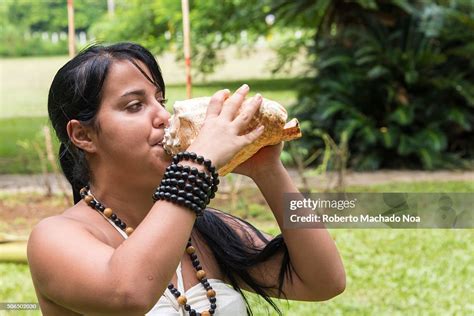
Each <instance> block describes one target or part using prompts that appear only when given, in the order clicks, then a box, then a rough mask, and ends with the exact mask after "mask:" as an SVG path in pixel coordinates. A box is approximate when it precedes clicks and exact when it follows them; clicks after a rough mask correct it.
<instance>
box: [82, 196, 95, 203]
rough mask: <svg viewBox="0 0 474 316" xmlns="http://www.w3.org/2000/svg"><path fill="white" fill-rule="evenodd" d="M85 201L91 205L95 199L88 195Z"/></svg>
mask: <svg viewBox="0 0 474 316" xmlns="http://www.w3.org/2000/svg"><path fill="white" fill-rule="evenodd" d="M84 201H85V202H86V203H87V204H91V202H92V201H94V198H93V197H92V196H90V195H86V196H85V197H84Z"/></svg>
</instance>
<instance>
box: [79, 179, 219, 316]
mask: <svg viewBox="0 0 474 316" xmlns="http://www.w3.org/2000/svg"><path fill="white" fill-rule="evenodd" d="M80 195H81V198H82V199H83V200H84V202H86V204H87V205H89V206H90V207H91V208H93V209H95V210H97V211H98V212H100V213H101V214H103V215H104V216H105V217H107V218H109V219H110V220H111V221H112V223H113V224H114V225H115V226H117V227H118V228H119V229H121V230H122V231H124V232H125V233H126V234H127V236H130V235H131V234H132V233H133V231H134V229H133V228H132V227H128V226H127V224H125V222H124V221H122V220H121V219H120V218H118V216H117V215H116V214H115V213H114V212H113V211H112V209H110V208H108V207H105V206H104V205H103V204H102V203H101V202H99V201H98V200H97V199H96V198H95V197H94V196H93V195H92V193H91V192H90V188H89V186H86V187H84V188H82V189H81V191H80ZM186 253H187V254H188V255H189V257H190V259H191V262H192V264H193V267H194V269H196V277H197V279H198V280H199V282H201V284H202V286H203V287H204V289H205V290H206V296H207V298H208V299H209V302H210V308H209V310H206V311H202V312H197V311H196V310H194V309H193V308H191V306H190V305H189V304H187V298H186V296H185V295H182V293H181V292H180V291H179V290H178V289H177V288H176V287H175V286H174V285H173V283H171V282H170V283H169V284H168V289H169V290H170V292H171V294H173V295H174V297H175V298H176V301H177V302H178V304H179V305H180V306H182V307H183V308H184V310H185V311H187V312H188V313H189V315H190V316H210V315H213V314H214V313H215V311H216V307H217V305H216V291H215V290H214V289H213V288H212V286H211V285H210V284H209V280H208V279H207V277H206V272H205V271H204V270H203V269H202V266H201V263H200V262H199V259H198V257H197V255H196V249H195V248H194V247H193V245H192V244H191V238H189V239H188V243H187V245H186Z"/></svg>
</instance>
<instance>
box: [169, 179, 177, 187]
mask: <svg viewBox="0 0 474 316" xmlns="http://www.w3.org/2000/svg"><path fill="white" fill-rule="evenodd" d="M170 184H171V185H172V186H174V187H175V186H176V185H178V180H176V179H171V181H170Z"/></svg>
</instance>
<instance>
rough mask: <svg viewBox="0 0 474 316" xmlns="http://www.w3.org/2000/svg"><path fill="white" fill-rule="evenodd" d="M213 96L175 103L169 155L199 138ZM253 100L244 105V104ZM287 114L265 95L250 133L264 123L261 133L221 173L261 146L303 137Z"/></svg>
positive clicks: (169, 130)
mask: <svg viewBox="0 0 474 316" xmlns="http://www.w3.org/2000/svg"><path fill="white" fill-rule="evenodd" d="M210 100H211V98H210V97H200V98H194V99H189V100H185V101H177V102H175V104H174V105H173V112H174V114H173V115H172V116H171V118H170V124H169V127H167V128H166V129H165V136H164V141H163V147H164V149H165V150H166V152H167V153H168V154H170V155H175V154H177V153H178V152H180V151H184V150H186V149H187V148H188V147H189V145H191V143H192V142H193V141H194V140H195V139H196V137H197V135H198V134H199V130H200V129H201V127H202V125H203V123H204V119H205V117H206V111H207V106H208V105H209V102H210ZM250 100H251V99H247V100H245V101H244V103H243V104H242V107H245V106H246V104H247V103H248V102H250ZM287 118H288V114H287V112H286V110H285V108H284V107H283V106H282V105H280V104H279V103H277V102H275V101H272V100H269V99H265V98H263V101H262V105H261V106H260V109H259V110H258V111H257V112H256V113H255V115H254V116H253V117H252V119H251V120H250V123H249V125H248V127H247V129H246V130H244V131H243V132H242V134H247V133H249V132H250V131H252V130H254V129H255V128H256V127H257V126H259V125H264V126H265V129H264V132H263V134H262V135H260V137H259V138H258V139H257V140H255V142H253V143H252V144H250V145H248V146H246V147H244V148H242V149H241V150H240V151H239V152H238V153H237V154H236V155H235V156H234V157H233V158H232V159H231V160H230V161H229V162H228V163H227V164H226V165H225V166H222V167H221V168H220V169H219V174H220V175H226V174H227V173H229V172H231V171H232V170H233V169H234V168H235V167H237V166H238V165H240V164H241V163H242V162H244V161H245V160H247V159H248V158H250V157H252V156H253V155H254V154H255V153H256V152H257V151H259V150H260V148H262V147H264V146H268V145H275V144H278V143H280V142H282V141H290V140H292V139H296V138H299V137H301V130H300V127H299V122H298V120H297V119H295V118H294V119H292V120H290V121H289V122H288V123H287V122H286V120H287Z"/></svg>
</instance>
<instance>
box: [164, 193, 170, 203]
mask: <svg viewBox="0 0 474 316" xmlns="http://www.w3.org/2000/svg"><path fill="white" fill-rule="evenodd" d="M170 198H171V193H169V192H166V193H165V200H166V201H169V199H170Z"/></svg>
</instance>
